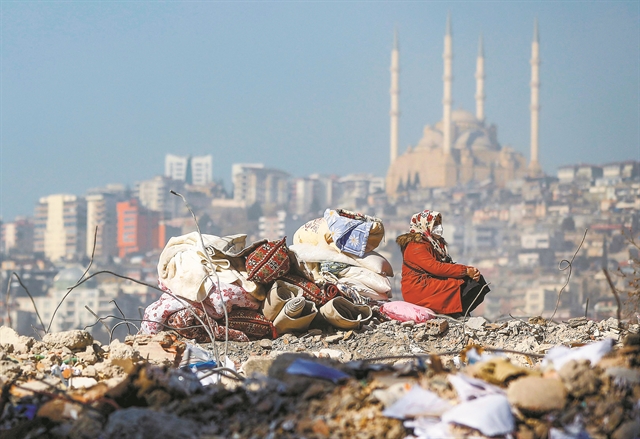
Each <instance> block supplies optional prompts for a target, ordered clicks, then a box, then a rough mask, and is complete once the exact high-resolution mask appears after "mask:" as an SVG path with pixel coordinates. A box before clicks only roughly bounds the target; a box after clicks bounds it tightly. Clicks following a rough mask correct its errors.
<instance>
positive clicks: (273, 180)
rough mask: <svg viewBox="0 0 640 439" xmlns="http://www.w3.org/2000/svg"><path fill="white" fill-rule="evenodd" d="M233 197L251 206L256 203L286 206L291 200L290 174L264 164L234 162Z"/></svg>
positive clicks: (232, 170)
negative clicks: (266, 166)
mask: <svg viewBox="0 0 640 439" xmlns="http://www.w3.org/2000/svg"><path fill="white" fill-rule="evenodd" d="M231 174H232V178H233V198H234V200H236V201H239V202H244V203H245V205H247V206H250V205H252V204H254V203H260V204H264V203H266V204H274V205H277V206H286V205H287V203H288V202H289V187H288V184H289V183H288V182H289V174H287V173H286V172H284V171H281V170H279V169H271V168H265V167H264V165H262V164H234V165H233V167H232V169H231Z"/></svg>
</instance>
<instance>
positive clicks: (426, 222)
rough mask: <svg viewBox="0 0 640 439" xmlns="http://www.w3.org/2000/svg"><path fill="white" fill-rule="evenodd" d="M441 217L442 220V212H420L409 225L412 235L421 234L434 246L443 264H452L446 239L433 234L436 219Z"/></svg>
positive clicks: (412, 218)
mask: <svg viewBox="0 0 640 439" xmlns="http://www.w3.org/2000/svg"><path fill="white" fill-rule="evenodd" d="M438 217H440V219H442V215H440V212H436V211H432V210H426V209H425V210H423V211H422V212H418V213H416V214H415V215H413V216H412V217H411V223H410V224H409V232H411V233H420V234H421V235H422V236H423V237H424V238H426V240H427V241H429V243H431V245H432V246H433V248H434V249H435V251H436V253H437V254H438V256H439V258H438V259H440V261H441V262H452V261H451V256H449V252H448V250H447V242H446V241H445V240H444V238H441V237H437V236H434V235H432V234H431V231H432V230H433V227H434V225H435V222H436V219H437V218H438Z"/></svg>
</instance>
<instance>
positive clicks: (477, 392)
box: [447, 373, 505, 401]
mask: <svg viewBox="0 0 640 439" xmlns="http://www.w3.org/2000/svg"><path fill="white" fill-rule="evenodd" d="M447 379H448V380H449V382H450V383H451V385H452V386H453V388H454V389H455V391H456V393H457V394H458V398H459V399H460V401H470V400H472V399H476V398H481V397H483V396H487V395H505V391H504V390H502V389H501V388H500V387H498V386H494V385H493V384H489V383H487V382H486V381H484V380H481V379H478V378H472V377H470V376H467V375H465V374H462V373H458V374H455V375H453V374H449V375H448V376H447Z"/></svg>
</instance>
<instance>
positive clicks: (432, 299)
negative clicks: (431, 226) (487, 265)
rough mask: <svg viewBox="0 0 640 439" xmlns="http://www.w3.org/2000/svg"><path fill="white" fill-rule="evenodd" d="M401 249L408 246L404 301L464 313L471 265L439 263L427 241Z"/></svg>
mask: <svg viewBox="0 0 640 439" xmlns="http://www.w3.org/2000/svg"><path fill="white" fill-rule="evenodd" d="M407 235H409V234H407ZM411 235H414V234H411ZM402 236H406V235H402ZM398 241H400V237H399V238H398ZM398 243H399V244H400V242H398ZM401 246H402V247H404V255H403V256H404V261H405V262H406V263H407V264H405V263H403V264H402V282H401V286H402V297H403V298H404V300H405V301H406V302H410V303H415V304H416V305H420V306H424V307H426V308H429V309H431V310H433V311H435V312H437V313H439V314H454V313H459V312H462V300H461V298H460V285H461V284H462V283H463V282H464V280H463V278H464V277H466V276H467V266H466V265H462V264H450V263H445V262H439V261H438V259H437V258H436V251H435V250H434V249H433V246H432V245H431V243H429V242H426V241H420V242H416V241H415V240H412V241H411V242H408V243H407V244H406V246H403V245H402V244H401ZM407 265H409V266H411V267H419V268H420V269H422V270H424V271H426V272H428V273H430V274H432V275H433V276H437V278H436V277H431V276H429V275H428V274H426V273H419V272H417V271H415V270H412V269H410V268H409V267H407Z"/></svg>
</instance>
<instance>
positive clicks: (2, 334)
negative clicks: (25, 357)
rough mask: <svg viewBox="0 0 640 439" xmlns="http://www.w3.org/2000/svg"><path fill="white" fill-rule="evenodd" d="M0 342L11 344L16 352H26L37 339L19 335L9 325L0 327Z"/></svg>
mask: <svg viewBox="0 0 640 439" xmlns="http://www.w3.org/2000/svg"><path fill="white" fill-rule="evenodd" d="M0 343H1V344H3V345H7V344H8V345H11V346H12V347H13V352H14V353H15V354H26V353H28V352H29V349H31V347H32V346H33V345H34V343H35V339H33V338H31V337H26V336H24V335H18V333H17V332H16V331H14V330H13V329H12V328H10V327H8V326H2V327H0Z"/></svg>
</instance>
